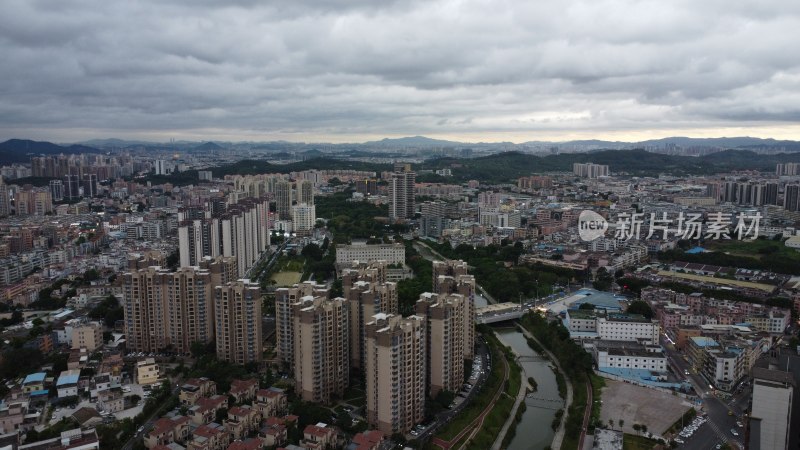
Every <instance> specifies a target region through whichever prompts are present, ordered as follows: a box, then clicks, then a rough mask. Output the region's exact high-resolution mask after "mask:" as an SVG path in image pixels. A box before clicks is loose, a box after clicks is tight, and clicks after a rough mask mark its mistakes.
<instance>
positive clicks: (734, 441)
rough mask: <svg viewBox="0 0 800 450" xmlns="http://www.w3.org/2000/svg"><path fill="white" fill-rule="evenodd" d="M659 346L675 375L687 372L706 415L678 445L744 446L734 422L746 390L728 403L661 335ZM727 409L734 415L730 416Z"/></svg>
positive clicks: (701, 449)
mask: <svg viewBox="0 0 800 450" xmlns="http://www.w3.org/2000/svg"><path fill="white" fill-rule="evenodd" d="M662 346H663V348H664V350H665V352H666V353H667V357H668V359H669V361H670V364H671V365H672V367H673V370H674V371H675V373H676V375H678V376H685V375H683V374H685V373H686V372H687V371H688V372H689V375H688V376H687V377H686V378H687V380H688V381H689V382H690V383H691V384H692V386H694V389H695V392H697V394H698V396H699V397H700V398H701V399H702V403H703V410H705V412H706V413H707V414H708V422H706V424H705V425H703V426H701V427H700V428H699V429H698V430H697V431H696V432H695V434H694V435H693V436H692V437H690V438H689V439H688V440H686V443H685V444H684V445H683V446H682V447H681V448H686V449H692V450H694V449H697V450H707V449H710V448H714V446H715V445H716V444H718V443H720V442H727V443H728V445H730V446H731V447H738V448H744V444H743V433H744V429H743V428H738V427H737V426H736V421H737V420H738V416H739V415H740V414H741V412H742V411H741V409H740V408H739V406H738V405H739V404H740V402H741V401H742V399H745V397H746V396H747V392H746V391H745V392H742V393H741V394H739V395H737V397H736V399H737V400H736V401H735V402H734V403H735V405H734V406H730V405H728V404H727V403H726V402H724V401H722V400H720V399H719V398H718V397H717V396H716V395H714V390H713V389H710V388H709V383H708V381H707V380H706V379H705V378H704V377H703V376H702V375H700V374H698V373H694V372H693V371H692V369H691V366H690V364H689V362H688V361H687V360H686V358H685V357H684V355H683V354H682V353H681V352H680V351H679V350H678V349H676V348H675V346H674V345H673V344H672V343H670V342H669V341H667V340H666V339H664V338H663V336H662ZM729 412H730V413H731V414H733V415H729ZM731 429H736V430H737V433H739V436H734V435H733V434H731V432H730V430H731Z"/></svg>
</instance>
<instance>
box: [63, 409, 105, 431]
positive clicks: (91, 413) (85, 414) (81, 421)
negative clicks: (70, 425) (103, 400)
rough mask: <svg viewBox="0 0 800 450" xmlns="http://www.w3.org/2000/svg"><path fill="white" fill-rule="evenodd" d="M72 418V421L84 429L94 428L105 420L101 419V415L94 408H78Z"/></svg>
mask: <svg viewBox="0 0 800 450" xmlns="http://www.w3.org/2000/svg"><path fill="white" fill-rule="evenodd" d="M70 417H72V419H73V420H75V422H77V423H78V425H80V426H81V427H83V428H87V427H93V426H95V425H99V424H100V423H102V422H103V418H102V417H100V413H98V412H97V410H96V409H94V408H87V407H83V408H78V410H76V411H75V412H74V413H72V416H70Z"/></svg>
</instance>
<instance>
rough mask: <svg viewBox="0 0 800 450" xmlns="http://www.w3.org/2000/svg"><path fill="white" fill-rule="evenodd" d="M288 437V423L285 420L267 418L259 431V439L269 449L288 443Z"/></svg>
mask: <svg viewBox="0 0 800 450" xmlns="http://www.w3.org/2000/svg"><path fill="white" fill-rule="evenodd" d="M287 436H288V429H287V421H286V419H285V418H279V417H267V419H266V420H264V425H263V426H262V427H261V429H260V430H259V431H258V438H259V439H261V442H263V443H264V445H265V446H267V447H275V446H279V445H283V444H285V443H286V439H287Z"/></svg>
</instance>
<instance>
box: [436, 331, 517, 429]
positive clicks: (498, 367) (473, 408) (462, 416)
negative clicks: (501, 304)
mask: <svg viewBox="0 0 800 450" xmlns="http://www.w3.org/2000/svg"><path fill="white" fill-rule="evenodd" d="M485 336H486V341H487V342H488V343H489V350H490V352H491V355H492V361H493V362H496V364H492V371H491V373H490V374H489V377H488V379H487V380H486V383H485V384H484V385H483V388H482V389H481V391H480V392H479V393H478V395H476V396H475V398H473V400H472V402H470V404H469V405H467V406H466V407H465V408H464V409H463V410H461V412H460V413H459V414H458V415H457V416H455V417H454V418H453V420H452V421H451V422H450V423H448V424H447V426H445V427H444V429H442V431H440V432H439V434H437V437H439V438H440V439H443V440H445V441H449V440H450V439H453V438H454V437H455V436H456V435H457V434H458V433H460V432H461V430H463V429H464V428H466V427H467V426H468V425H469V424H471V423H472V421H473V420H475V418H476V417H478V416H479V415H480V413H481V412H483V410H484V408H486V406H487V405H488V404H489V402H490V401H491V400H492V398H493V397H494V394H495V392H497V389H498V388H499V387H500V383H502V382H503V364H500V362H499V361H500V359H499V358H502V357H503V356H502V355H503V354H502V353H501V352H500V350H499V349H498V348H497V346H498V345H499V342H498V341H497V338H495V337H494V334H491V333H487V334H486V335H485ZM512 404H513V400H512Z"/></svg>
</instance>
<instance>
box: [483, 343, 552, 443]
mask: <svg viewBox="0 0 800 450" xmlns="http://www.w3.org/2000/svg"><path fill="white" fill-rule="evenodd" d="M497 335H498V337H499V338H500V340H501V341H502V342H503V343H504V344H506V345H508V346H510V347H511V348H512V349H514V352H516V354H517V355H519V357H520V358H519V359H520V366H522V370H523V375H522V376H523V379H524V380H527V379H528V377H533V379H534V380H536V383H537V384H538V390H537V391H536V392H534V393H532V394H530V395H529V396H528V397H527V398H526V399H525V405H526V407H527V409H526V410H525V412H524V413H523V415H522V419H521V420H520V422H519V424H517V429H516V434H515V435H514V438H513V439H512V440H511V442H510V443H509V446H508V450H541V449H544V448H545V447H547V446H549V445H550V443H551V442H552V441H553V434H554V431H553V428H552V427H551V423H552V422H553V418H554V417H555V414H556V411H557V410H558V409H561V408H563V407H564V402H563V401H562V400H561V397H559V395H558V385H557V384H556V376H555V373H554V372H553V371H554V370H555V368H554V367H552V365H551V363H550V362H549V361H547V360H545V359H542V357H541V356H540V355H539V354H538V353H536V352H535V351H533V349H531V348H530V347H528V343H527V341H526V340H525V336H523V335H522V333H520V332H519V331H517V330H516V329H512V328H505V329H499V330H498V331H497Z"/></svg>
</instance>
